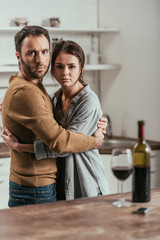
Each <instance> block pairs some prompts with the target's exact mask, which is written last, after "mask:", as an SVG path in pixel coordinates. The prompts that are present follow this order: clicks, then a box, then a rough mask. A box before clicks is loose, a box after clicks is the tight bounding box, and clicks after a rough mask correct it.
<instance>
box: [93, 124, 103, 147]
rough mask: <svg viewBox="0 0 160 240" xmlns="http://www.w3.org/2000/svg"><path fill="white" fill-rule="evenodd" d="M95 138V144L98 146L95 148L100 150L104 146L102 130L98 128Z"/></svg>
mask: <svg viewBox="0 0 160 240" xmlns="http://www.w3.org/2000/svg"><path fill="white" fill-rule="evenodd" d="M93 136H94V137H95V144H96V145H95V147H94V148H99V147H100V146H101V145H102V143H103V139H104V135H103V133H102V129H100V128H98V129H97V130H96V131H95V133H94V134H93Z"/></svg>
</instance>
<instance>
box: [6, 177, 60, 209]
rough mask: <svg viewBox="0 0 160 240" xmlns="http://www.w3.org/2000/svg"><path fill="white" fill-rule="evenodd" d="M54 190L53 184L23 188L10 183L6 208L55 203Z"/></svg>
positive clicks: (54, 185)
mask: <svg viewBox="0 0 160 240" xmlns="http://www.w3.org/2000/svg"><path fill="white" fill-rule="evenodd" d="M55 188H56V184H55V183H53V184H50V185H47V186H43V187H24V186H20V185H19V184H16V183H13V182H11V181H10V182H9V201H8V206H9V207H16V206H22V205H29V204H38V203H46V202H56V200H57V198H56V190H55Z"/></svg>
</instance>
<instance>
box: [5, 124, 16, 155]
mask: <svg viewBox="0 0 160 240" xmlns="http://www.w3.org/2000/svg"><path fill="white" fill-rule="evenodd" d="M1 137H2V138H3V140H4V142H5V144H6V145H7V146H8V147H9V148H11V149H14V150H17V145H18V139H17V138H16V137H15V136H14V135H13V134H12V133H11V132H10V131H9V130H8V129H7V128H5V129H4V130H3V132H2V134H1Z"/></svg>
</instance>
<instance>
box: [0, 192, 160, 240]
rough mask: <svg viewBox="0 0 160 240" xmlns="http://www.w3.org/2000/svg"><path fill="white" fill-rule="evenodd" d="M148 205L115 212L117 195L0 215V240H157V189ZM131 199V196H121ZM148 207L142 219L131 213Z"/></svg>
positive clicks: (159, 229)
mask: <svg viewBox="0 0 160 240" xmlns="http://www.w3.org/2000/svg"><path fill="white" fill-rule="evenodd" d="M151 196H152V199H151V201H150V202H149V203H141V204H140V203H133V205H132V206H131V207H128V208H116V207H114V206H112V204H111V203H112V202H113V201H115V200H117V199H118V197H119V195H109V196H100V197H95V198H81V199H76V200H74V201H61V202H57V203H47V204H38V205H28V206H24V207H15V208H12V209H6V210H1V211H0V239H1V240H13V239H14V240H53V239H56V240H58V239H61V240H62V239H65V240H97V239H101V240H112V239H116V240H121V239H123V240H126V239H128V240H132V239H140V240H142V239H143V240H144V239H145V240H147V239H152V240H155V239H157V240H159V239H160V189H155V190H152V194H151ZM125 197H126V199H128V200H130V199H131V194H130V193H129V194H126V195H125ZM139 207H149V208H150V212H149V213H147V214H146V215H137V214H134V213H133V212H134V211H135V210H136V209H137V208H139Z"/></svg>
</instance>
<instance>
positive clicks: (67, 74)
mask: <svg viewBox="0 0 160 240" xmlns="http://www.w3.org/2000/svg"><path fill="white" fill-rule="evenodd" d="M53 72H54V77H55V78H56V80H57V81H58V82H59V83H60V85H61V86H62V88H63V89H65V88H66V89H68V88H71V87H72V86H74V85H75V84H76V83H77V82H78V83H79V81H78V80H79V76H80V73H81V66H80V63H79V60H78V58H77V57H76V56H74V55H72V54H68V53H64V52H61V53H60V54H59V55H58V56H57V58H56V60H55V64H54V69H53Z"/></svg>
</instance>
